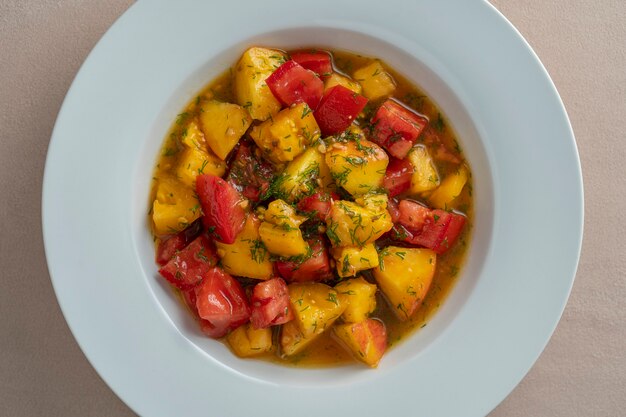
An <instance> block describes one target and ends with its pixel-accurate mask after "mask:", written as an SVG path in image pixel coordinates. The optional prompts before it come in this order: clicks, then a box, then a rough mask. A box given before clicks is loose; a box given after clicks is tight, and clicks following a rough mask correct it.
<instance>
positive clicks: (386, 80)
mask: <svg viewBox="0 0 626 417" xmlns="http://www.w3.org/2000/svg"><path fill="white" fill-rule="evenodd" d="M352 78H354V79H355V80H356V81H358V82H359V83H361V86H362V87H363V95H364V96H365V97H367V98H368V99H370V100H378V99H379V98H382V97H388V96H390V95H391V94H393V92H394V91H395V90H396V82H395V81H394V80H393V77H392V76H391V75H390V74H389V73H388V72H387V71H385V68H383V65H382V64H381V63H380V61H374V62H372V63H371V64H369V65H366V66H364V67H362V68H359V69H358V70H356V71H354V74H352Z"/></svg>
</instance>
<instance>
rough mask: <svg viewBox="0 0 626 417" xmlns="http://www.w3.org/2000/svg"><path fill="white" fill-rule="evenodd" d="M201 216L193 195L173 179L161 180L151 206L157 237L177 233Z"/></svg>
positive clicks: (188, 189) (198, 205)
mask: <svg viewBox="0 0 626 417" xmlns="http://www.w3.org/2000/svg"><path fill="white" fill-rule="evenodd" d="M201 215H202V211H201V209H200V202H199V201H198V199H197V197H196V195H195V193H194V192H193V191H192V190H191V189H190V188H189V187H187V186H185V185H184V184H183V183H181V182H180V181H178V180H177V179H174V178H161V179H160V180H159V185H158V186H157V192H156V199H155V200H154V203H153V204H152V221H153V222H154V232H155V233H156V234H157V235H166V234H172V233H177V232H179V231H181V230H183V229H185V228H186V227H187V226H189V224H191V222H193V221H194V220H196V219H197V218H198V217H200V216H201Z"/></svg>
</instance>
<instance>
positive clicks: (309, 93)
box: [265, 60, 324, 109]
mask: <svg viewBox="0 0 626 417" xmlns="http://www.w3.org/2000/svg"><path fill="white" fill-rule="evenodd" d="M265 82H266V83H267V86H268V87H269V88H270V90H271V91H272V93H273V94H274V97H276V98H277V99H278V101H280V102H281V103H282V104H283V105H284V106H291V105H292V104H294V103H302V102H304V103H306V104H308V105H309V107H310V108H312V109H314V108H316V107H317V105H318V104H319V102H320V100H321V99H322V94H324V83H323V82H322V80H320V78H319V77H318V76H317V75H316V74H315V73H314V72H313V71H309V70H308V69H305V68H304V67H302V66H301V65H300V64H298V63H297V62H296V61H294V60H289V61H287V62H285V63H284V64H282V65H281V66H280V67H278V68H277V69H276V70H275V71H274V72H273V73H272V75H270V76H269V77H267V80H265Z"/></svg>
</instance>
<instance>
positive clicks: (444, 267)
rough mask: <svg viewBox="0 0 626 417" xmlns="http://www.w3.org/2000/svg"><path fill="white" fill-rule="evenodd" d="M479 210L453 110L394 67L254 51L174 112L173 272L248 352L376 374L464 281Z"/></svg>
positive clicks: (169, 236)
mask: <svg viewBox="0 0 626 417" xmlns="http://www.w3.org/2000/svg"><path fill="white" fill-rule="evenodd" d="M472 210H473V204H472V187H471V172H470V169H469V165H468V163H467V161H466V160H465V159H464V157H463V154H462V152H461V149H460V147H459V144H458V142H457V140H456V138H455V135H454V132H453V131H452V129H451V128H450V126H449V124H448V122H447V120H446V118H445V116H444V115H443V113H442V112H441V111H440V110H439V109H438V108H437V106H436V105H435V104H434V103H433V102H432V101H431V100H429V98H428V97H427V96H426V95H425V94H423V92H422V91H421V90H419V89H418V88H417V87H415V86H413V85H411V84H410V83H409V82H407V81H406V80H405V79H404V78H403V77H402V76H401V75H399V74H397V73H395V72H394V71H393V70H392V69H391V68H390V67H388V66H387V65H386V64H385V63H383V62H381V61H380V60H377V59H372V58H368V57H362V56H359V55H356V54H352V53H347V52H343V51H333V52H330V51H326V50H321V49H314V50H312V49H306V50H298V51H288V52H285V51H282V50H279V49H269V48H264V47H252V48H250V49H248V50H246V51H245V52H244V53H243V55H242V56H241V58H240V59H239V61H238V62H237V63H236V64H235V65H234V66H233V67H232V68H230V69H229V70H228V71H227V72H225V73H224V74H223V75H222V76H220V77H219V78H217V79H216V80H214V81H213V82H211V83H210V84H209V85H208V86H207V87H206V88H205V89H204V90H203V91H202V92H200V93H199V94H198V96H197V97H196V98H195V99H194V100H193V101H192V102H190V103H189V105H188V106H187V108H186V109H185V111H184V112H182V113H181V114H179V115H178V117H177V118H176V120H175V121H174V122H173V125H172V128H171V130H170V132H169V134H168V137H167V138H166V140H165V143H164V145H163V148H162V152H161V155H160V157H159V159H158V162H157V166H156V169H155V175H154V182H153V189H152V206H151V210H150V223H151V226H152V231H153V234H154V236H155V241H156V247H157V249H156V262H157V263H158V264H159V266H160V269H159V273H160V275H161V276H162V277H163V278H164V279H166V280H167V281H168V282H169V283H170V284H171V285H172V287H173V288H174V289H175V291H177V292H178V293H179V294H180V296H181V301H182V302H183V303H184V304H185V305H186V306H187V308H188V309H189V311H190V313H191V314H193V316H194V317H195V319H196V320H197V322H198V325H199V328H200V329H201V331H202V332H203V333H204V334H206V335H207V336H208V337H211V338H215V339H220V340H222V341H223V342H224V343H226V344H227V345H228V346H229V347H230V349H231V350H232V351H233V352H234V353H235V354H236V355H238V356H240V357H259V358H265V359H269V360H273V361H278V362H281V363H286V364H295V363H298V364H305V365H307V364H308V365H315V366H320V365H331V364H333V365H334V364H339V363H345V362H349V361H354V360H356V361H359V362H362V363H364V364H366V365H369V366H371V367H376V366H377V365H378V363H379V361H380V360H381V358H382V357H383V355H384V353H385V351H386V350H387V349H388V348H389V347H390V346H391V345H393V344H395V343H396V342H397V341H398V340H401V339H402V338H404V337H405V336H406V335H408V334H410V333H411V331H412V330H414V329H416V328H419V327H423V326H425V325H426V324H427V322H428V319H429V317H430V315H431V314H432V313H433V312H434V311H436V309H437V307H438V306H439V305H440V303H441V302H442V301H443V299H444V298H445V296H446V294H447V293H448V292H449V290H450V288H451V287H452V285H453V283H454V281H455V279H456V276H457V274H458V271H459V267H460V266H461V265H462V263H463V260H464V256H465V254H466V252H467V242H468V240H469V233H470V231H471V223H472Z"/></svg>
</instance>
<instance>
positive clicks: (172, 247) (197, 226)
mask: <svg viewBox="0 0 626 417" xmlns="http://www.w3.org/2000/svg"><path fill="white" fill-rule="evenodd" d="M201 232H202V221H201V220H199V219H198V220H196V221H194V222H193V223H191V225H189V227H187V228H186V229H185V230H183V231H182V232H178V233H177V234H175V235H174V236H171V237H169V238H168V239H165V240H162V241H160V242H159V247H158V248H157V257H156V261H157V263H158V264H159V265H161V266H163V265H165V264H166V263H168V262H169V260H170V259H172V258H173V257H174V255H176V252H178V251H179V250H182V249H183V248H184V247H185V246H187V245H188V244H189V242H191V241H192V240H194V239H195V238H196V237H197V236H198V235H199V234H200V233H201Z"/></svg>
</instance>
